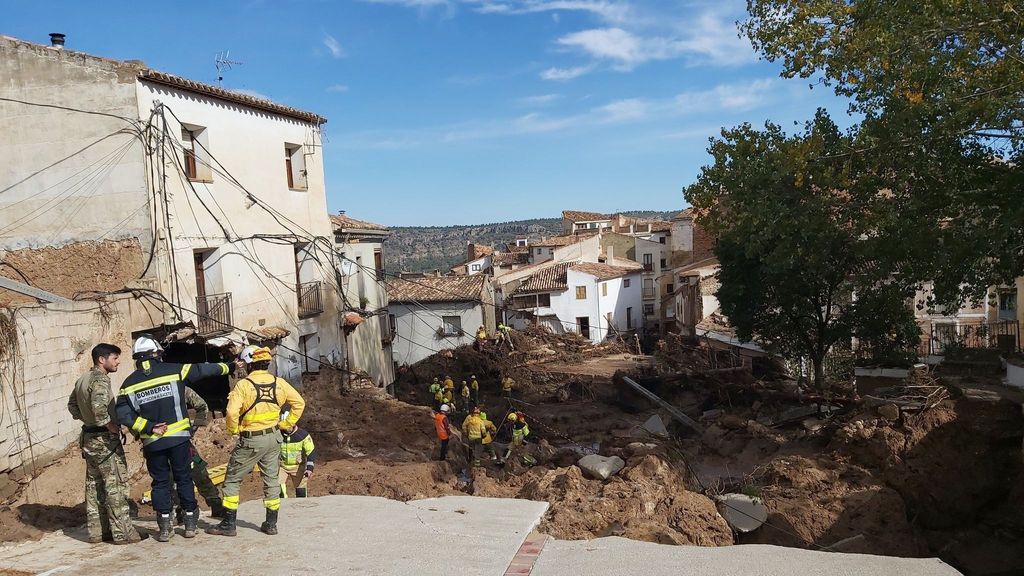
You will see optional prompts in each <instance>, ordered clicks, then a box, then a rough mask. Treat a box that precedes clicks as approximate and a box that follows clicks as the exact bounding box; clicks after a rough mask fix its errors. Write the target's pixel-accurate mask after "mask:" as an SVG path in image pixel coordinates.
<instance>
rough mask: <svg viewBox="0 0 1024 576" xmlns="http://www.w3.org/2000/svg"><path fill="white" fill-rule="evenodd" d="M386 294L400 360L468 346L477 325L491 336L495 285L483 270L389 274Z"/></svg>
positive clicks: (413, 360)
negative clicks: (451, 273) (452, 273)
mask: <svg viewBox="0 0 1024 576" xmlns="http://www.w3.org/2000/svg"><path fill="white" fill-rule="evenodd" d="M388 295H389V298H390V305H389V308H388V310H389V312H390V313H391V318H392V319H391V322H392V325H393V326H394V343H393V350H394V359H395V362H397V363H399V364H405V365H407V364H413V363H416V362H419V361H420V360H422V359H424V358H426V357H428V356H430V355H432V354H434V353H436V352H440V351H441V350H447V349H451V348H456V347H458V346H464V345H468V344H472V343H473V340H474V339H475V337H476V331H477V329H478V328H479V327H480V326H484V327H485V329H486V330H487V333H488V334H492V333H493V332H494V329H495V327H496V325H497V324H496V322H495V305H494V289H493V287H492V286H491V283H490V282H489V281H488V278H487V277H486V276H484V275H482V274H477V275H473V276H422V275H414V276H410V277H406V276H402V277H400V278H391V279H389V280H388Z"/></svg>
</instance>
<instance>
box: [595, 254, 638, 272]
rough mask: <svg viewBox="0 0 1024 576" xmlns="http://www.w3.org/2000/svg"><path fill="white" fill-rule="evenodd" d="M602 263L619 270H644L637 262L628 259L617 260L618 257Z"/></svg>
mask: <svg viewBox="0 0 1024 576" xmlns="http://www.w3.org/2000/svg"><path fill="white" fill-rule="evenodd" d="M604 263H605V264H609V265H611V266H617V267H619V268H627V269H629V270H643V269H644V265H643V264H641V263H639V262H636V261H633V260H630V259H629V258H619V257H618V256H614V257H612V259H611V260H605V262H604Z"/></svg>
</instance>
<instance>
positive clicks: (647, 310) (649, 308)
mask: <svg viewBox="0 0 1024 576" xmlns="http://www.w3.org/2000/svg"><path fill="white" fill-rule="evenodd" d="M644 316H654V304H644Z"/></svg>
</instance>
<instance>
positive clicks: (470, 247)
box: [466, 242, 476, 260]
mask: <svg viewBox="0 0 1024 576" xmlns="http://www.w3.org/2000/svg"><path fill="white" fill-rule="evenodd" d="M466 257H467V259H468V260H473V259H475V258H476V244H473V243H472V242H466Z"/></svg>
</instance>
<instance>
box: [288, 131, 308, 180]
mask: <svg viewBox="0 0 1024 576" xmlns="http://www.w3.org/2000/svg"><path fill="white" fill-rule="evenodd" d="M284 172H285V176H286V177H287V178H288V188H289V189H291V190H306V188H307V186H308V184H307V182H306V155H305V154H303V153H302V145H301V144H288V143H285V145H284Z"/></svg>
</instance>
